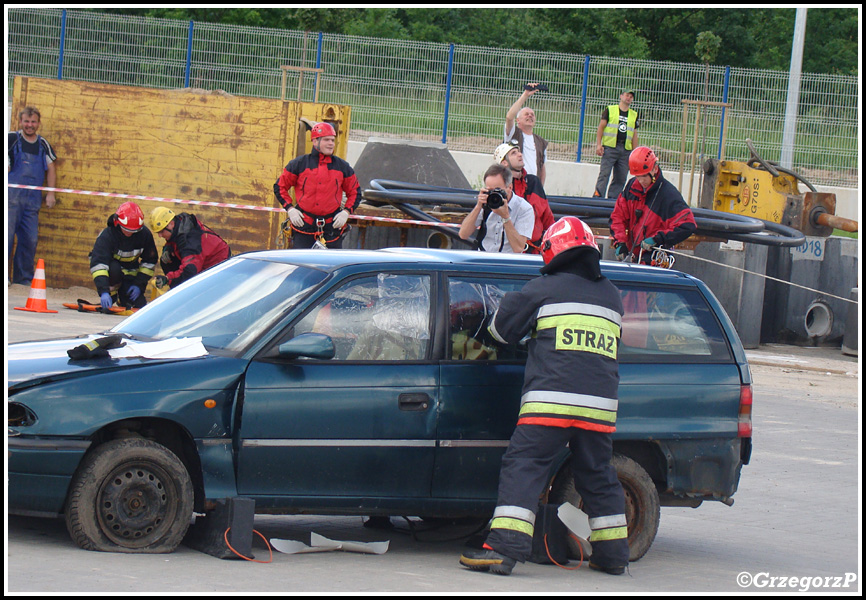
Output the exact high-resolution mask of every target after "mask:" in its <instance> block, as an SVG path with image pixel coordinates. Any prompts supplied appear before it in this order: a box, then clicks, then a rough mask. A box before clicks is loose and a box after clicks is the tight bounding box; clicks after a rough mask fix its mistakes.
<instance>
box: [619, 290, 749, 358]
mask: <svg viewBox="0 0 866 600" xmlns="http://www.w3.org/2000/svg"><path fill="white" fill-rule="evenodd" d="M611 282H612V283H613V284H614V285H615V286H616V288H617V289H618V290H619V291H620V294H622V293H623V292H624V290H625V291H628V290H634V291H646V292H653V291H656V292H668V293H670V292H684V293H689V294H695V295H697V297H699V298H701V300H702V301H703V303H704V308H705V309H706V312H707V313H708V314H709V315H710V317H711V319H712V322H713V324H714V326H715V328H716V332H717V334H718V336H719V337H720V340H721V342H722V344H723V346H724V350H725V353H724V356H723V355H722V354H721V353H716V352H715V351H714V350H712V349H713V348H714V347H716V346H717V345H718V344H716V343H713V342H712V341H711V342H710V347H711V354H710V355H708V356H701V355H698V354H677V353H674V352H667V353H664V354H629V355H626V356H622V355H621V354H619V353H618V355H617V361H618V362H619V363H620V364H733V363H735V358H734V351H733V347H732V345H731V340H730V338H729V336H728V332H727V330H726V329H725V327H724V323H723V322H722V320H721V319H720V317H719V315H718V313H717V312H716V310H715V308H714V307H713V305H712V303H711V302H710V301H709V299H708V298H707V297H706V295H705V294H704V293H703V292H702V291H701V289H700V288H699V287H698V286H693V285H677V284H670V283H659V282H648V281H641V280H621V281H617V280H614V279H611ZM681 297H682V296H681ZM689 306H691V303H689ZM693 314H695V313H694V312H693ZM698 325H699V326H700V327H701V328H702V329H703V330H704V331H706V327H704V325H703V324H701V323H700V322H699V323H698ZM620 345H622V337H620Z"/></svg>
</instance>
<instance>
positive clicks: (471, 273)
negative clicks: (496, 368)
mask: <svg viewBox="0 0 866 600" xmlns="http://www.w3.org/2000/svg"><path fill="white" fill-rule="evenodd" d="M440 276H441V285H440V287H441V289H442V296H441V301H440V305H441V307H442V309H441V311H439V322H440V323H441V329H442V331H441V341H442V343H441V348H440V350H441V354H440V356H441V360H442V361H443V362H448V363H456V364H467V363H468V364H478V363H500V364H521V365H525V364H526V360H527V358H528V356H529V354H528V350H527V349H526V346H524V347H523V352H524V356H523V357H522V358H521V357H514V358H503V359H499V358H496V359H492V360H491V359H476V360H469V359H454V358H452V357H451V354H450V347H451V343H450V342H451V314H450V311H451V303H450V285H449V284H450V281H451V279H452V278H463V279H468V278H472V279H492V280H500V281H501V280H514V281H517V282H521V283H522V285H521V286H520V289H522V288H523V286H525V285H526V284H527V283H529V282H530V281H531V280H533V279H535V278H536V277H538V274H537V273H534V274H521V273H516V272H503V271H495V270H493V269H490V270H485V271H477V270H466V271H455V270H450V269H449V270H445V271H442V272H440ZM489 325H490V324H489V323H488V324H487V326H489ZM503 345H504V344H501V343H499V344H497V346H503Z"/></svg>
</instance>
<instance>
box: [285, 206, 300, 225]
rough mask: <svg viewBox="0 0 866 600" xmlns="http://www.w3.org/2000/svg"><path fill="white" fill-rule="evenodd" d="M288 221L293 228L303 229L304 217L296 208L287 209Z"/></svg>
mask: <svg viewBox="0 0 866 600" xmlns="http://www.w3.org/2000/svg"><path fill="white" fill-rule="evenodd" d="M289 221H291V222H292V225H294V226H295V227H303V226H304V215H303V213H302V212H301V211H299V210H298V209H297V208H295V207H294V206H292V207H291V208H289Z"/></svg>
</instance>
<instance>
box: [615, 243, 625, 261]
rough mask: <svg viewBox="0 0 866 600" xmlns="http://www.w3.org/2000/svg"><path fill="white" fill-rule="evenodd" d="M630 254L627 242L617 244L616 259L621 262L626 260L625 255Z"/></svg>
mask: <svg viewBox="0 0 866 600" xmlns="http://www.w3.org/2000/svg"><path fill="white" fill-rule="evenodd" d="M627 255H628V247H626V245H625V244H623V243H622V242H620V243H619V244H617V245H616V259H617V260H618V261H620V262H622V261H624V260H625V257H626V256H627Z"/></svg>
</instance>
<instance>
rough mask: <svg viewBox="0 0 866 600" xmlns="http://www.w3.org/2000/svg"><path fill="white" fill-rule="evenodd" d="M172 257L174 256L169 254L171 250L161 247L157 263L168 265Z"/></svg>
mask: <svg viewBox="0 0 866 600" xmlns="http://www.w3.org/2000/svg"><path fill="white" fill-rule="evenodd" d="M173 257H174V255H173V254H172V252H171V248H169V247H168V246H167V245H166V246H163V247H162V254H161V255H160V257H159V262H161V263H162V264H164V265H170V264H171V261H172V258H173Z"/></svg>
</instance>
